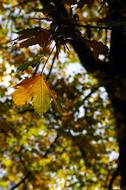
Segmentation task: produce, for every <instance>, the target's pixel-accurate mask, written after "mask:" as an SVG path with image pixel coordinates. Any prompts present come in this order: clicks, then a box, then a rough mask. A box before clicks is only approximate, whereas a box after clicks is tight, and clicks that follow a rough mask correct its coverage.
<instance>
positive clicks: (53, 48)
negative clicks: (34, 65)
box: [41, 45, 55, 74]
mask: <svg viewBox="0 0 126 190" xmlns="http://www.w3.org/2000/svg"><path fill="white" fill-rule="evenodd" d="M54 48H55V45H54V47H53V48H52V50H51V52H50V54H49V56H48V58H47V60H46V62H45V63H44V65H43V68H42V71H41V74H42V73H43V71H44V68H45V66H46V64H47V62H48V60H49V58H50V56H51V55H52V52H53V50H54Z"/></svg>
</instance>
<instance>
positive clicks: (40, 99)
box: [12, 74, 56, 114]
mask: <svg viewBox="0 0 126 190" xmlns="http://www.w3.org/2000/svg"><path fill="white" fill-rule="evenodd" d="M16 88H17V89H16V90H15V92H14V93H13V94H12V97H13V100H14V102H15V104H16V105H17V106H23V105H24V104H25V103H27V102H29V101H31V100H32V103H33V107H34V109H35V110H36V112H38V113H39V114H42V113H45V112H46V111H47V110H48V109H50V107H51V102H52V100H53V99H54V98H55V97H56V94H55V93H54V92H53V91H52V90H50V88H49V87H48V84H47V82H46V81H45V80H44V77H43V76H42V75H40V74H37V75H35V76H32V77H31V78H29V79H25V80H23V81H22V82H21V83H19V84H18V85H17V86H16Z"/></svg>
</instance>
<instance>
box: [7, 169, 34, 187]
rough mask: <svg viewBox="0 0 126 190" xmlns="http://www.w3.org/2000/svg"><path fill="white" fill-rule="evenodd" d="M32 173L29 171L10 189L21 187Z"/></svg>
mask: <svg viewBox="0 0 126 190" xmlns="http://www.w3.org/2000/svg"><path fill="white" fill-rule="evenodd" d="M30 174H31V172H28V173H27V174H26V175H25V176H24V177H23V178H22V179H21V181H19V182H18V183H17V184H16V185H14V186H13V187H12V188H11V189H10V190H14V189H16V188H17V187H19V186H20V185H21V184H22V183H24V182H25V180H26V179H27V178H28V177H29V175H30Z"/></svg>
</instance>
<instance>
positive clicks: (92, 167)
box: [0, 0, 119, 190]
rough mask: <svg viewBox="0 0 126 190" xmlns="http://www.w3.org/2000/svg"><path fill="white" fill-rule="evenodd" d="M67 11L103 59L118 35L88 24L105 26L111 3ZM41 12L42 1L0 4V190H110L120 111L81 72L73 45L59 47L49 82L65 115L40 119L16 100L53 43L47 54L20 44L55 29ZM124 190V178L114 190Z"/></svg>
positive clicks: (54, 110)
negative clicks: (38, 30) (22, 34)
mask: <svg viewBox="0 0 126 190" xmlns="http://www.w3.org/2000/svg"><path fill="white" fill-rule="evenodd" d="M74 2H75V3H74ZM64 4H65V7H66V9H67V11H68V12H70V11H71V10H72V11H73V13H74V15H75V14H76V16H77V19H78V22H79V25H80V26H79V30H80V31H81V33H82V35H83V36H84V38H85V39H86V40H87V42H89V41H88V40H89V39H90V43H89V46H90V47H91V48H92V50H93V54H94V58H95V59H98V58H101V59H104V57H105V56H106V54H105V53H106V51H109V46H110V34H111V30H109V29H106V28H102V29H101V28H97V27H94V28H93V27H92V28H88V27H86V28H85V27H83V26H81V25H84V26H87V24H89V25H92V26H96V25H97V24H99V23H103V22H105V18H106V13H107V5H106V3H104V1H100V0H97V1H92V0H88V1H86V3H85V4H80V5H79V8H78V7H77V4H76V1H64ZM42 8H43V7H42V5H41V3H40V2H39V1H38V0H36V1H32V0H27V1H26V0H22V1H18V0H13V1H9V0H8V1H6V0H1V1H0V23H1V24H0V190H7V189H8V190H12V189H18V190H24V189H25V190H33V189H34V190H40V189H43V190H53V189H57V190H81V189H83V190H89V189H90V190H105V189H107V188H108V185H109V183H110V180H111V178H112V175H113V172H114V170H115V169H116V167H117V163H118V146H117V141H116V134H115V130H114V128H115V121H114V117H113V110H112V107H111V103H110V101H109V98H108V95H107V92H106V90H105V88H104V87H103V86H99V82H98V81H97V80H96V78H95V76H93V75H89V74H88V73H87V72H86V70H85V69H84V68H83V67H82V66H81V64H80V63H79V59H78V57H77V55H76V53H75V51H74V50H73V48H72V47H71V46H70V45H69V44H67V47H68V48H65V51H64V46H62V48H60V53H59V56H58V58H56V59H55V63H54V66H53V69H52V70H51V74H50V76H49V83H50V86H51V87H52V88H53V89H54V90H55V92H56V93H57V96H58V98H57V104H58V106H59V107H60V108H59V109H60V112H59V110H57V108H56V106H55V104H53V105H52V108H51V110H49V111H48V112H47V113H45V114H44V115H42V116H39V115H38V114H37V113H36V112H35V111H34V110H33V107H32V105H31V104H28V105H25V106H23V107H21V108H17V107H16V106H15V105H14V103H13V101H12V97H11V93H12V92H13V87H14V86H15V85H16V84H17V83H19V82H20V81H21V80H22V79H24V78H26V77H30V76H32V74H33V72H34V71H35V69H36V65H37V64H39V69H38V72H39V70H40V71H41V69H42V67H43V64H44V63H45V62H46V60H47V59H48V57H49V53H48V52H49V51H50V49H51V48H52V45H53V43H54V42H53V43H52V45H51V46H50V47H49V49H47V50H46V51H43V49H42V48H41V47H40V46H39V45H33V46H30V47H22V48H20V44H16V45H15V44H14V43H13V40H14V39H15V38H17V37H18V35H17V33H18V32H19V31H21V30H24V29H27V28H33V27H43V28H45V29H49V27H50V20H47V19H44V18H45V15H46V18H47V17H48V15H47V10H43V11H42ZM58 14H60V13H58ZM69 14H71V13H69ZM42 18H43V19H42ZM97 41H100V44H99V43H97ZM55 51H56V49H54V52H53V53H52V54H51V55H50V58H49V60H48V62H47V64H46V67H45V70H44V74H45V75H47V74H48V73H49V71H50V66H51V64H52V59H53V56H54V54H55ZM101 54H102V55H101ZM118 185H119V179H118V178H117V180H116V181H115V182H114V187H115V188H116V187H118Z"/></svg>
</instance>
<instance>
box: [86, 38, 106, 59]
mask: <svg viewBox="0 0 126 190" xmlns="http://www.w3.org/2000/svg"><path fill="white" fill-rule="evenodd" d="M87 45H88V47H89V48H91V50H92V53H93V56H94V58H95V59H98V56H99V55H100V54H103V55H105V56H106V55H107V54H108V47H107V46H106V45H104V44H103V43H102V42H98V41H96V40H91V41H88V42H87Z"/></svg>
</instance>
